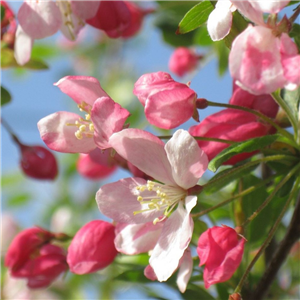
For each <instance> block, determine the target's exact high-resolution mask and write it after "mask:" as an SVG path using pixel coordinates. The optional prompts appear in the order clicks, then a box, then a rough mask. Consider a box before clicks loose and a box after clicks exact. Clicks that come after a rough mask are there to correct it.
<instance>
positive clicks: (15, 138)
mask: <svg viewBox="0 0 300 300" xmlns="http://www.w3.org/2000/svg"><path fill="white" fill-rule="evenodd" d="M1 123H2V125H3V127H4V128H5V129H6V131H7V132H8V133H9V134H10V136H11V138H12V139H13V141H14V142H15V143H16V144H18V145H19V146H20V145H22V143H21V142H20V140H19V139H18V138H17V136H16V135H15V134H14V132H13V130H12V129H11V127H10V126H9V125H8V123H7V122H6V121H5V120H4V119H3V118H1Z"/></svg>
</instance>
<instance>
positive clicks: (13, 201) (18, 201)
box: [6, 194, 31, 207]
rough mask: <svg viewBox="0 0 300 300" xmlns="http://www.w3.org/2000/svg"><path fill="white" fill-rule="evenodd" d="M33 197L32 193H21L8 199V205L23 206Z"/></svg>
mask: <svg viewBox="0 0 300 300" xmlns="http://www.w3.org/2000/svg"><path fill="white" fill-rule="evenodd" d="M30 199H31V195H29V194H21V195H16V196H13V197H12V198H10V199H9V200H8V201H7V203H6V204H7V205H8V206H11V207H12V206H21V205H25V204H27V202H28V201H29V200H30Z"/></svg>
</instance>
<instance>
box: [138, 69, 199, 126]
mask: <svg viewBox="0 0 300 300" xmlns="http://www.w3.org/2000/svg"><path fill="white" fill-rule="evenodd" d="M133 93H134V94H135V95H136V96H137V97H138V99H139V101H140V102H141V103H142V105H143V106H144V107H145V115H146V118H147V120H148V121H149V123H151V124H153V125H155V126H157V127H160V128H164V129H172V128H175V127H177V126H179V125H181V124H182V123H184V122H186V121H187V120H188V119H190V118H191V117H192V116H193V114H194V112H195V111H197V110H196V107H195V101H196V99H197V94H196V93H195V92H194V91H193V90H192V89H190V88H189V87H188V86H187V85H186V84H183V83H179V82H176V81H175V80H174V79H173V78H172V77H171V76H170V75H169V74H168V73H165V72H156V73H149V74H144V75H142V76H141V77H140V78H139V79H138V81H137V82H136V83H135V85H134V90H133Z"/></svg>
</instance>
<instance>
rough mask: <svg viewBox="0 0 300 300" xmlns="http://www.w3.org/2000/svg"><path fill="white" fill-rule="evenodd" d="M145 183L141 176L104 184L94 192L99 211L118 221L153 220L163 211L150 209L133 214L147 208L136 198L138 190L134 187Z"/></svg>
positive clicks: (144, 194) (151, 193)
mask: <svg viewBox="0 0 300 300" xmlns="http://www.w3.org/2000/svg"><path fill="white" fill-rule="evenodd" d="M145 184H146V180H144V179H141V178H125V179H121V180H119V181H117V182H113V183H109V184H105V185H104V186H102V187H101V188H100V190H99V191H98V192H97V194H96V201H97V203H98V208H99V210H100V212H101V213H103V214H104V215H106V216H107V217H109V218H111V219H113V220H114V221H116V222H119V223H129V224H139V223H145V222H153V221H154V219H155V218H158V217H160V216H161V215H162V214H163V212H161V211H156V210H151V211H143V212H140V213H138V214H134V212H137V211H141V210H146V209H148V205H146V204H141V203H140V202H139V201H138V200H137V197H138V195H139V192H138V191H137V189H136V187H137V186H140V185H145ZM155 195H156V194H155V193H154V192H148V193H147V192H146V191H144V192H143V197H147V196H152V197H154V196H155Z"/></svg>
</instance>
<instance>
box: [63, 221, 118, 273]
mask: <svg viewBox="0 0 300 300" xmlns="http://www.w3.org/2000/svg"><path fill="white" fill-rule="evenodd" d="M114 238H115V226H114V225H112V224H110V223H108V222H105V221H101V220H95V221H91V222H89V223H87V224H85V225H84V226H83V227H82V228H81V229H80V230H79V231H78V232H77V233H76V234H75V236H74V238H73V240H72V242H71V244H70V246H69V249H68V256H67V262H68V264H69V267H70V270H71V272H73V273H75V274H88V273H93V272H96V271H98V270H100V269H103V268H105V267H107V266H108V265H110V264H111V263H112V262H113V261H114V259H115V257H116V255H117V254H118V251H117V250H116V248H115V245H114Z"/></svg>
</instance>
